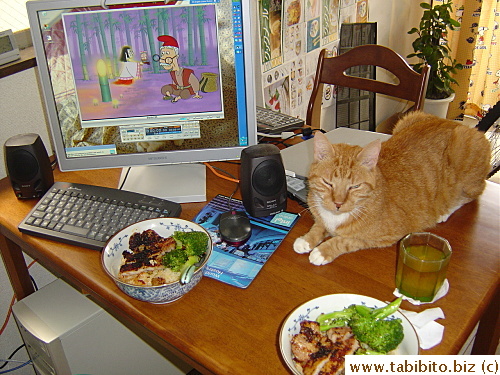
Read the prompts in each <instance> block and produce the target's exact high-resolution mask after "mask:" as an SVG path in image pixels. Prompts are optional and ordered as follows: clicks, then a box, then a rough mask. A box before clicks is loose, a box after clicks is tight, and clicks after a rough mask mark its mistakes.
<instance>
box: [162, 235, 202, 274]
mask: <svg viewBox="0 0 500 375" xmlns="http://www.w3.org/2000/svg"><path fill="white" fill-rule="evenodd" d="M172 237H173V238H174V239H175V241H176V244H177V245H176V249H174V250H172V251H170V252H168V253H165V255H163V265H164V266H165V267H168V268H170V269H171V270H172V271H175V272H179V271H181V270H183V269H184V268H185V267H189V266H190V265H192V264H195V263H197V262H198V261H199V260H200V258H201V256H202V255H203V254H205V252H206V251H207V243H208V236H207V234H206V233H204V232H174V234H173V235H172Z"/></svg>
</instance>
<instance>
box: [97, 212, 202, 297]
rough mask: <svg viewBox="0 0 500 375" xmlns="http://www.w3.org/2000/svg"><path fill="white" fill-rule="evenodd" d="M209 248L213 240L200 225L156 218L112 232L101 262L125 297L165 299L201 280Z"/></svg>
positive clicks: (181, 294)
mask: <svg viewBox="0 0 500 375" xmlns="http://www.w3.org/2000/svg"><path fill="white" fill-rule="evenodd" d="M211 253H212V239H211V238H210V235H209V234H208V232H207V231H206V230H205V229H204V228H203V227H202V226H200V225H198V224H196V223H193V222H191V221H188V220H183V219H177V218H156V219H148V220H144V221H141V222H138V223H135V224H132V225H130V226H128V227H126V228H123V229H121V230H120V231H118V232H117V233H115V234H114V235H113V236H112V237H111V238H110V239H109V240H108V242H107V243H106V246H105V247H104V249H103V250H102V254H101V263H102V266H103V268H104V270H105V272H106V273H107V274H108V275H109V277H111V279H112V280H113V281H114V282H115V284H116V285H117V286H118V288H120V290H122V291H123V292H124V293H125V294H127V295H129V296H130V297H133V298H135V299H138V300H140V301H145V302H150V303H169V302H173V301H176V300H178V299H179V298H181V297H182V296H183V295H184V294H186V293H187V292H189V291H190V290H191V289H193V288H194V287H195V286H196V284H198V283H199V282H200V280H201V278H202V277H203V271H204V269H205V267H206V265H207V262H208V258H209V257H210V255H211ZM181 278H182V279H181Z"/></svg>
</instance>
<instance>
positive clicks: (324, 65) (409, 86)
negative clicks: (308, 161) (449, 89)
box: [306, 44, 429, 127]
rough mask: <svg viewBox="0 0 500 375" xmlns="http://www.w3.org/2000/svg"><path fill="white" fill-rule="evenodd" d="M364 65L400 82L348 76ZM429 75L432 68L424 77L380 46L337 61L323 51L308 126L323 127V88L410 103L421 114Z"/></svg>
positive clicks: (426, 69)
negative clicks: (389, 97)
mask: <svg viewBox="0 0 500 375" xmlns="http://www.w3.org/2000/svg"><path fill="white" fill-rule="evenodd" d="M362 65H368V66H375V67H380V68H384V69H385V70H387V71H389V72H390V73H392V74H393V75H394V76H396V77H397V79H398V81H399V82H397V83H395V84H393V83H388V82H383V81H377V80H373V79H369V78H362V77H355V76H351V75H347V74H346V70H347V69H349V68H352V67H355V66H362ZM428 72H429V67H428V66H424V68H423V69H422V73H417V72H415V71H414V70H413V69H412V67H411V66H410V65H409V64H408V63H407V62H406V61H405V60H404V59H403V58H402V57H401V55H399V54H398V53H397V52H395V51H393V50H392V49H390V48H387V47H384V46H381V45H378V44H365V45H362V46H358V47H354V48H353V49H351V50H349V51H347V52H345V53H343V54H341V55H338V56H334V57H326V50H324V49H323V50H322V51H321V52H320V54H319V59H318V66H317V68H316V77H315V78H314V85H313V90H312V93H311V98H310V99H309V104H308V107H307V117H306V123H307V124H308V125H314V126H315V127H319V121H320V112H321V111H320V107H321V96H322V90H320V88H322V86H323V84H332V85H337V86H343V87H350V88H354V89H359V90H365V91H370V92H374V93H379V94H384V95H388V96H392V97H395V98H400V99H405V100H409V101H412V102H413V103H414V106H413V110H419V109H421V108H422V107H423V101H424V98H425V91H426V89H427V81H428ZM318 94H319V95H318Z"/></svg>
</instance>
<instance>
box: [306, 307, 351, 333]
mask: <svg viewBox="0 0 500 375" xmlns="http://www.w3.org/2000/svg"><path fill="white" fill-rule="evenodd" d="M355 313H356V305H351V306H349V307H346V308H345V309H344V310H341V311H334V312H331V313H328V314H321V315H320V316H318V318H317V319H316V321H317V322H318V323H319V329H320V331H328V330H329V329H330V328H336V327H344V326H346V325H348V323H349V321H350V320H351V318H352V316H353V315H354V314H355Z"/></svg>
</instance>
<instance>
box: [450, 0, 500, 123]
mask: <svg viewBox="0 0 500 375" xmlns="http://www.w3.org/2000/svg"><path fill="white" fill-rule="evenodd" d="M453 7H454V9H455V16H456V19H457V20H458V21H459V22H460V23H461V27H460V29H459V30H455V31H452V32H451V33H450V43H451V44H450V47H451V48H452V51H453V52H454V54H455V58H456V59H457V60H458V62H460V63H461V64H462V65H463V66H464V69H462V70H460V71H458V73H457V74H456V75H455V79H456V80H457V82H458V86H457V85H455V86H454V89H455V100H454V101H453V102H452V103H451V104H450V109H449V110H448V118H461V117H463V115H464V114H465V115H468V116H474V117H477V118H479V117H481V116H482V115H483V114H484V113H485V112H487V111H488V109H489V108H491V107H492V106H493V105H494V104H495V103H496V102H497V101H498V100H500V48H499V46H498V43H499V41H498V40H497V36H498V34H499V22H500V13H499V10H500V0H455V1H454V2H453Z"/></svg>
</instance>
